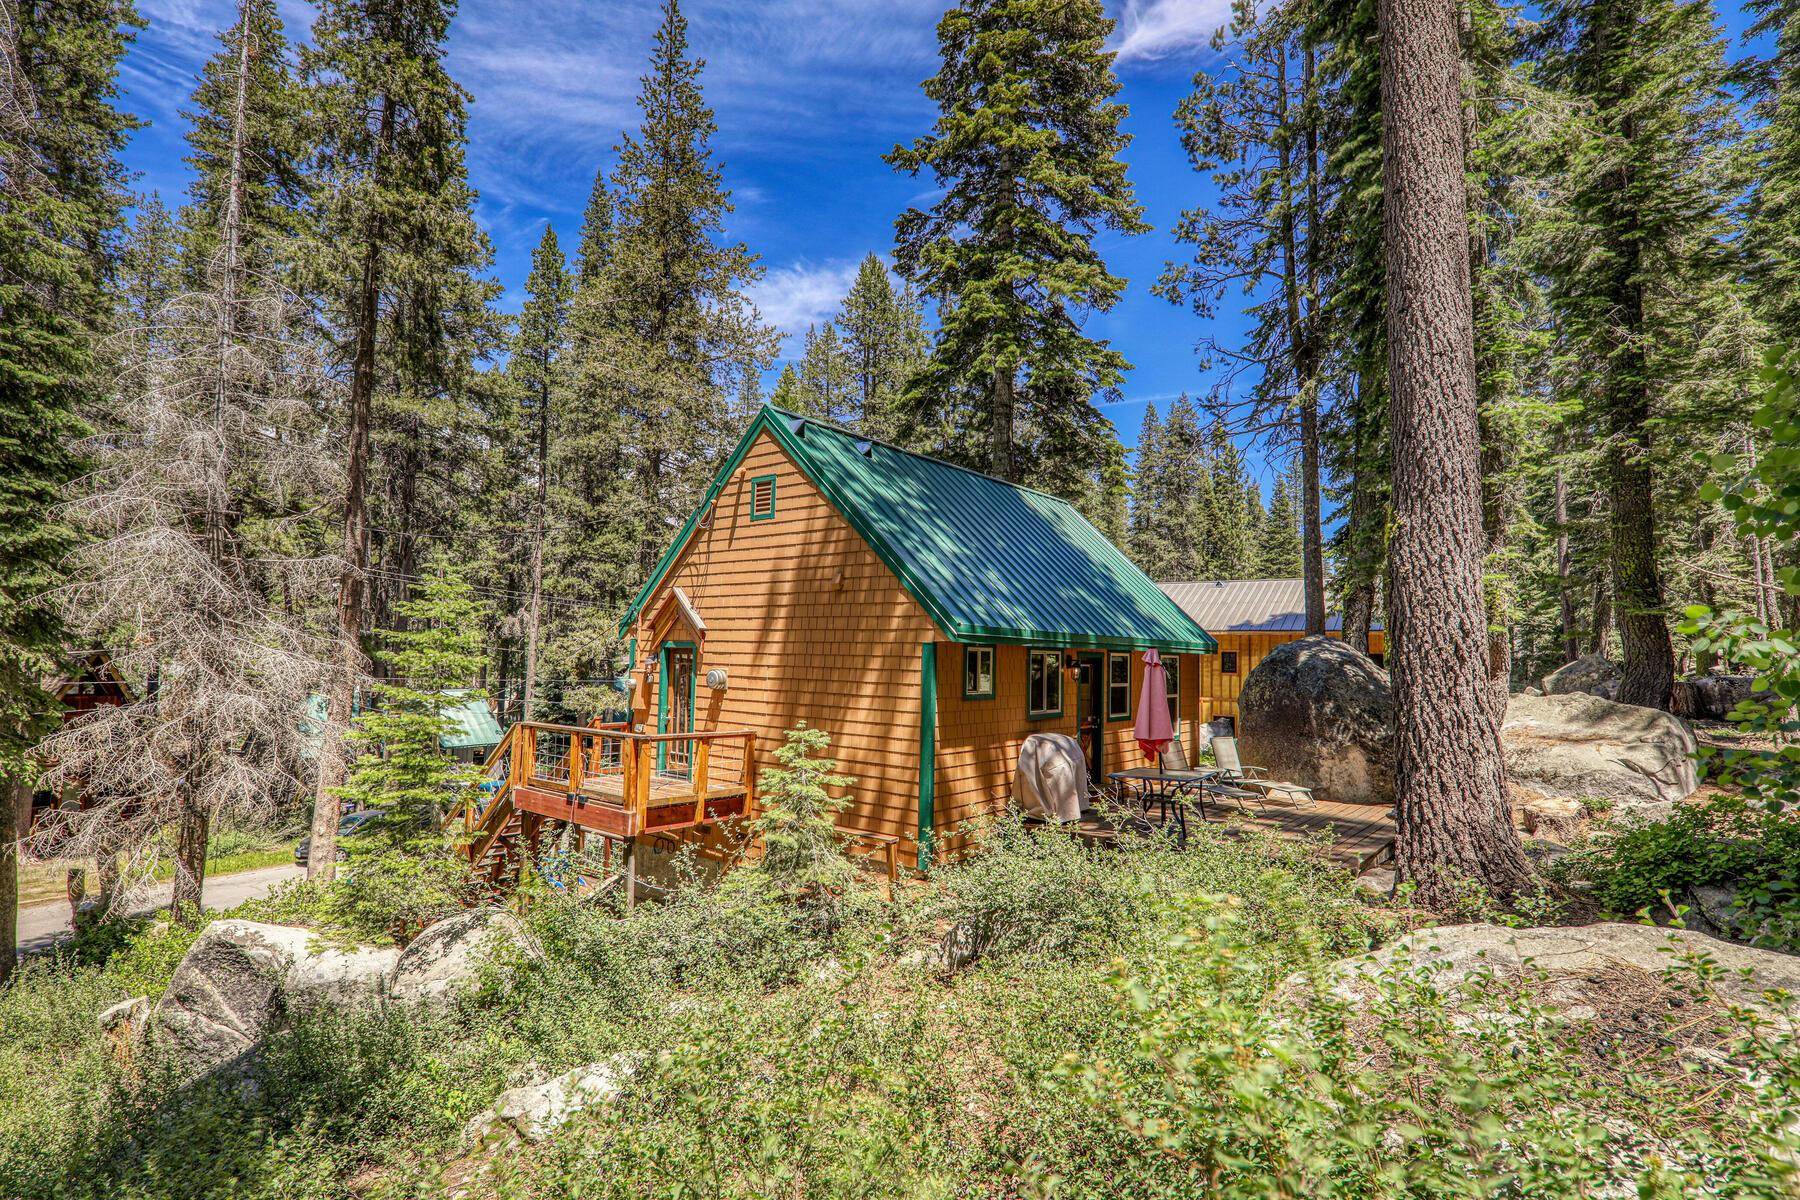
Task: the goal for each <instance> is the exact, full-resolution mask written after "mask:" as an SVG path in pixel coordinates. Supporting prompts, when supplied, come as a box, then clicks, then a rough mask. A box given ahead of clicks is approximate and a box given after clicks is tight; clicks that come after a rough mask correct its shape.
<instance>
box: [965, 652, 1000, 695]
mask: <svg viewBox="0 0 1800 1200" xmlns="http://www.w3.org/2000/svg"><path fill="white" fill-rule="evenodd" d="M993 698H994V648H993V647H992V646H964V647H963V699H964V700H992V699H993Z"/></svg>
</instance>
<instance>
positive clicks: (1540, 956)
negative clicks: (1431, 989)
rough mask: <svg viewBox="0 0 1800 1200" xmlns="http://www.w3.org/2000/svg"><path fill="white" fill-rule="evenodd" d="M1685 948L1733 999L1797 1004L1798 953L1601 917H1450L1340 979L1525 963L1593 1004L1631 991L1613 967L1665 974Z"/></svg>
mask: <svg viewBox="0 0 1800 1200" xmlns="http://www.w3.org/2000/svg"><path fill="white" fill-rule="evenodd" d="M1688 954H1704V955H1707V956H1709V957H1710V958H1711V960H1712V961H1713V963H1714V964H1716V965H1717V967H1718V971H1717V973H1716V975H1715V976H1714V980H1713V985H1714V987H1715V988H1716V989H1717V991H1718V994H1719V997H1720V999H1722V1000H1724V1001H1727V1002H1729V1003H1736V1004H1745V1005H1754V1006H1758V1007H1765V1008H1766V1007H1768V1006H1769V1003H1770V1002H1769V1001H1768V1000H1767V999H1766V998H1765V997H1764V995H1763V993H1765V992H1769V991H1774V990H1777V989H1780V990H1783V991H1786V992H1788V993H1790V999H1789V1000H1788V1001H1787V1007H1788V1009H1789V1010H1790V1011H1793V1012H1796V1013H1800V957H1797V956H1795V955H1791V954H1781V953H1778V952H1776V951H1774V950H1757V949H1753V948H1751V947H1749V946H1740V945H1737V944H1735V943H1733V942H1725V941H1720V940H1719V939H1718V938H1713V937H1708V936H1707V935H1705V934H1703V933H1696V932H1694V931H1693V930H1689V929H1663V928H1659V927H1656V926H1651V925H1627V924H1622V923H1618V922H1603V923H1601V924H1598V925H1583V926H1575V927H1550V928H1533V929H1507V928H1504V927H1502V926H1499V925H1450V926H1443V927H1437V928H1429V929H1421V930H1419V931H1417V932H1416V933H1410V934H1408V935H1407V936H1405V937H1403V938H1400V939H1399V940H1398V941H1396V942H1394V943H1393V944H1391V945H1389V946H1386V947H1383V948H1382V949H1380V950H1377V951H1375V952H1373V953H1371V954H1365V955H1360V956H1358V957H1356V958H1352V959H1347V960H1345V961H1344V962H1341V963H1338V964H1337V965H1336V967H1335V968H1334V969H1333V976H1334V978H1335V980H1336V983H1335V988H1336V990H1337V991H1339V993H1340V994H1343V995H1345V996H1354V994H1355V993H1356V991H1357V981H1358V980H1359V979H1362V978H1367V977H1370V976H1374V975H1377V974H1379V973H1381V972H1382V971H1384V970H1386V969H1388V968H1389V967H1391V966H1392V965H1393V964H1394V962H1395V960H1396V959H1402V958H1404V959H1409V960H1411V961H1412V962H1415V963H1417V964H1419V965H1421V966H1423V967H1425V969H1427V970H1429V971H1430V972H1431V975H1432V979H1433V982H1434V983H1436V984H1437V985H1438V986H1439V987H1444V988H1449V987H1454V986H1457V985H1460V984H1462V983H1464V982H1467V981H1469V980H1470V979H1471V978H1472V977H1474V976H1476V975H1478V974H1481V973H1486V972H1492V973H1494V974H1496V975H1499V976H1502V977H1513V978H1517V977H1522V976H1523V975H1524V974H1525V973H1526V970H1527V966H1528V965H1529V968H1530V970H1531V971H1532V972H1533V973H1536V972H1542V974H1543V977H1542V979H1541V980H1537V981H1534V983H1533V991H1534V994H1535V995H1536V996H1537V998H1538V999H1539V1000H1540V1001H1543V1002H1544V1003H1546V1004H1548V1005H1550V1006H1551V1007H1555V1008H1564V1009H1568V1008H1574V1007H1577V1006H1580V1007H1592V1006H1594V1005H1595V1004H1596V1002H1597V1001H1600V1002H1604V1001H1605V1000H1606V998H1607V997H1608V996H1609V995H1612V996H1616V997H1618V998H1619V1002H1620V1003H1629V1002H1631V1000H1632V996H1633V994H1634V993H1633V990H1632V989H1630V988H1618V987H1613V986H1611V985H1610V984H1609V983H1608V979H1609V976H1610V975H1611V974H1612V973H1615V972H1619V971H1625V972H1628V973H1633V974H1636V975H1638V976H1640V977H1641V976H1644V975H1660V974H1661V973H1662V972H1664V971H1667V970H1669V969H1670V968H1671V967H1674V966H1677V965H1678V963H1679V961H1680V959H1681V958H1682V956H1684V955H1688Z"/></svg>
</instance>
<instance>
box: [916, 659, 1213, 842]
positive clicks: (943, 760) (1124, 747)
mask: <svg viewBox="0 0 1800 1200" xmlns="http://www.w3.org/2000/svg"><path fill="white" fill-rule="evenodd" d="M937 653H938V745H937V813H938V821H937V824H938V829H939V831H940V837H942V838H943V843H942V844H943V846H944V847H945V848H946V849H947V850H948V851H949V852H951V853H955V852H956V851H957V850H958V849H960V847H961V844H962V843H961V839H959V838H954V837H951V836H950V833H951V831H953V830H954V829H955V827H956V826H957V825H959V824H960V823H962V822H964V821H970V820H980V819H982V818H986V817H991V816H993V815H994V814H996V813H998V812H1000V811H1001V810H1002V809H1003V808H1004V807H1005V805H1006V803H1007V802H1008V800H1009V799H1010V798H1011V796H1012V782H1013V771H1014V769H1015V768H1017V766H1018V763H1019V750H1020V749H1021V748H1022V747H1023V746H1024V744H1025V739H1026V738H1027V737H1029V736H1030V735H1032V734H1034V733H1065V734H1068V735H1069V736H1071V737H1074V736H1076V721H1075V700H1076V697H1075V688H1076V683H1075V675H1074V673H1073V672H1071V671H1065V672H1064V675H1063V711H1062V715H1061V716H1057V717H1044V718H1039V719H1035V720H1034V719H1032V718H1030V717H1027V716H1026V713H1025V686H1026V661H1027V660H1026V651H1025V647H1023V646H997V647H995V652H994V676H995V678H994V697H993V699H991V700H965V699H964V698H963V675H962V671H963V647H962V646H961V645H958V644H954V643H949V642H946V643H942V644H940V645H939V646H938V651H937ZM1077 653H1080V651H1077ZM1169 657H1173V656H1169ZM1200 658H1201V656H1199V655H1194V654H1184V655H1181V656H1180V659H1181V663H1182V665H1181V668H1180V669H1181V671H1182V672H1183V673H1184V674H1183V680H1182V686H1181V708H1180V712H1181V717H1182V721H1181V735H1182V739H1183V740H1184V741H1185V742H1186V743H1187V745H1188V749H1189V753H1190V754H1191V753H1193V752H1194V751H1195V750H1196V749H1197V748H1198V746H1199V745H1200V744H1201V743H1200V741H1199V740H1198V738H1197V736H1196V734H1195V729H1194V726H1195V715H1196V714H1197V713H1198V711H1199V708H1200V698H1199V691H1198V688H1197V686H1196V684H1195V682H1194V681H1195V680H1196V679H1197V678H1198V671H1199V663H1200ZM1131 660H1132V667H1131V715H1130V716H1129V717H1127V718H1125V719H1124V720H1120V721H1109V722H1107V723H1106V745H1105V749H1104V751H1103V752H1102V757H1103V760H1104V761H1103V763H1102V770H1104V771H1109V772H1110V771H1120V770H1124V769H1126V768H1128V767H1141V766H1144V765H1146V762H1145V759H1144V756H1143V755H1142V754H1141V753H1140V752H1139V751H1138V747H1137V736H1136V734H1135V733H1134V732H1133V728H1134V722H1135V720H1136V717H1137V696H1138V689H1139V688H1141V687H1142V686H1143V674H1144V664H1143V655H1142V654H1141V653H1135V654H1133V655H1132V656H1131ZM1101 703H1102V705H1103V706H1104V704H1105V696H1104V692H1103V693H1102V698H1101ZM1103 711H1104V710H1103ZM1094 782H1095V784H1096V786H1104V785H1105V780H1103V779H1102V780H1095V781H1094Z"/></svg>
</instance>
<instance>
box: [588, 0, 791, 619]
mask: <svg viewBox="0 0 1800 1200" xmlns="http://www.w3.org/2000/svg"><path fill="white" fill-rule="evenodd" d="M704 66H705V63H704V61H703V60H700V59H695V58H690V57H689V55H688V40H687V20H686V18H685V17H683V16H682V14H681V7H680V4H679V3H678V2H677V0H664V2H663V5H662V23H661V25H660V26H659V27H658V29H657V32H656V43H655V49H654V50H653V52H652V54H651V60H650V66H649V70H648V71H647V72H646V73H645V75H644V76H643V77H642V79H641V81H640V90H639V94H638V110H639V112H640V113H641V114H642V120H641V122H640V124H639V127H638V129H637V131H636V132H635V133H632V134H627V135H626V136H625V138H624V139H623V140H622V141H621V142H620V144H619V147H618V151H617V165H616V166H615V168H614V170H613V175H612V187H611V192H612V196H613V211H614V232H613V235H612V239H611V242H610V247H611V251H610V260H609V262H608V263H607V265H606V269H605V271H604V276H603V278H602V279H601V280H599V281H597V282H596V283H593V284H584V286H583V289H582V296H581V299H580V300H579V301H578V304H577V308H578V309H579V308H581V307H584V306H588V305H603V306H605V307H606V308H607V309H609V310H610V311H609V312H608V314H607V317H606V320H605V321H604V322H603V323H601V322H596V323H595V327H596V333H597V340H596V342H595V343H594V344H593V345H592V346H590V347H587V348H586V349H585V351H583V352H582V353H581V356H580V358H581V360H580V362H579V363H578V364H577V370H578V372H579V378H580V384H579V386H580V387H581V388H583V389H584V390H588V391H590V392H592V393H593V394H596V395H605V396H607V397H609V399H610V402H612V403H613V404H615V405H616V406H617V407H618V410H619V411H620V412H621V413H623V414H626V418H627V426H626V428H625V429H624V430H623V431H622V433H623V437H622V445H623V447H624V449H625V454H626V458H627V461H626V462H625V463H623V464H622V466H623V467H624V470H625V473H626V474H627V475H628V477H629V478H630V479H631V481H632V483H633V485H634V486H633V491H634V499H633V501H632V504H633V505H634V507H635V509H636V513H635V516H634V520H635V522H636V523H637V538H636V547H635V559H636V562H635V564H634V569H633V571H632V573H631V575H630V576H629V577H627V578H625V579H621V580H619V581H618V582H617V585H616V586H617V587H618V589H619V591H620V592H621V593H623V594H627V595H628V594H629V592H630V591H631V590H632V589H634V588H635V587H636V585H637V584H638V583H639V582H641V581H642V580H643V579H644V578H645V577H646V576H647V575H648V574H649V573H650V571H651V569H652V568H653V567H654V566H655V563H656V560H657V558H658V556H660V555H661V554H662V552H663V549H664V548H665V547H666V546H667V545H668V543H669V541H670V539H672V538H673V537H674V535H675V532H676V530H677V529H678V528H679V526H680V523H681V521H682V520H683V519H684V518H685V517H686V516H687V514H688V513H689V512H690V511H691V510H692V509H693V507H694V505H695V504H696V503H697V502H698V500H699V497H700V495H701V493H702V492H703V491H704V489H705V486H706V483H707V482H708V481H709V480H710V478H711V476H712V473H713V470H714V469H715V468H716V466H717V464H718V462H719V460H720V458H722V457H723V455H724V454H725V452H726V450H727V448H728V446H729V445H730V443H731V440H732V436H733V434H734V433H735V427H734V425H733V423H732V422H733V414H732V407H731V406H732V401H733V399H734V398H735V396H736V395H737V392H738V388H739V384H740V382H741V380H742V378H743V376H744V374H745V373H746V372H751V371H757V370H761V369H763V368H764V367H765V366H767V365H768V363H769V361H770V360H771V358H772V357H773V353H774V347H775V335H774V333H773V331H772V330H769V329H768V328H767V327H765V326H763V325H762V324H761V323H760V321H759V320H757V318H756V315H755V309H754V307H753V306H752V305H751V303H750V301H749V300H748V299H747V297H746V296H745V294H744V289H745V287H747V286H748V285H749V284H751V283H753V282H754V281H755V280H756V279H757V278H759V277H760V274H761V268H760V267H758V265H757V261H756V256H755V255H753V254H752V253H751V252H750V251H749V249H748V248H746V247H745V246H744V245H743V244H742V243H739V242H722V241H721V240H720V236H721V234H722V231H723V228H724V221H725V217H726V215H727V214H729V213H730V212H731V198H730V193H729V192H727V191H726V189H725V187H724V185H723V182H722V175H721V172H720V170H719V167H718V166H717V164H716V163H715V162H714V161H713V157H712V148H711V140H712V135H713V133H714V131H715V129H716V122H715V121H714V118H713V113H712V109H711V108H709V107H708V106H707V104H706V100H705V98H704V96H703V95H702V94H701V90H700V75H701V72H702V70H703V68H704Z"/></svg>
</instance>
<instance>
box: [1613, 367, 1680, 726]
mask: <svg viewBox="0 0 1800 1200" xmlns="http://www.w3.org/2000/svg"><path fill="white" fill-rule="evenodd" d="M1640 395H1641V393H1640ZM1649 416H1650V413H1649V400H1648V397H1643V402H1642V403H1640V404H1632V405H1629V406H1627V407H1624V408H1620V407H1615V408H1614V409H1613V410H1612V413H1611V418H1612V420H1611V428H1610V429H1609V431H1608V432H1609V433H1610V435H1611V436H1610V438H1609V439H1608V445H1607V451H1606V471H1607V477H1608V479H1609V480H1610V482H1611V485H1612V486H1611V489H1610V490H1611V492H1612V574H1613V602H1614V607H1615V611H1616V614H1617V615H1616V619H1617V621H1618V626H1619V649H1620V655H1621V657H1622V658H1623V674H1621V675H1620V677H1619V703H1621V704H1638V705H1642V706H1644V707H1645V708H1661V709H1667V708H1668V707H1669V700H1670V695H1671V693H1672V692H1673V690H1674V687H1675V649H1674V646H1673V645H1671V644H1670V641H1669V624H1668V619H1667V616H1666V615H1665V608H1666V603H1665V601H1664V599H1663V587H1662V574H1661V572H1660V571H1659V570H1658V569H1657V563H1656V516H1655V497H1654V483H1653V480H1652V479H1651V472H1650V460H1649V457H1648V454H1649V447H1648V444H1647V442H1648V435H1647V433H1646V431H1645V424H1646V422H1647V421H1648V420H1649Z"/></svg>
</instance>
